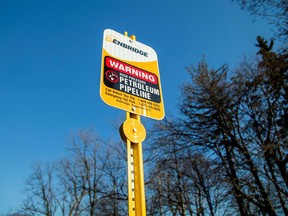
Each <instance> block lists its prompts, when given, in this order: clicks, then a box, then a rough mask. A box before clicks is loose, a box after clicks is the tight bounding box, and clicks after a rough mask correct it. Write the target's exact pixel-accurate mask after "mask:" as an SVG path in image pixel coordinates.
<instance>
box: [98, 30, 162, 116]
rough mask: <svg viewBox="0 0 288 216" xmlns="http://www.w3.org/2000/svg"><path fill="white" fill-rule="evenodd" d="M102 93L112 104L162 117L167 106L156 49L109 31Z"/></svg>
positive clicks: (106, 42) (104, 50) (104, 52)
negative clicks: (165, 105) (164, 103)
mask: <svg viewBox="0 0 288 216" xmlns="http://www.w3.org/2000/svg"><path fill="white" fill-rule="evenodd" d="M100 95H101V98H102V99H103V101H104V102H105V103H107V104H108V105H110V106H114V107H116V108H119V109H123V110H125V111H128V112H132V113H135V114H139V115H143V116H147V117H150V118H154V119H162V118H163V117H164V105H163V100H162V90H161V85H160V76H159V71H158V62H157V55H156V53H155V51H154V50H153V49H152V48H150V47H148V46H146V45H144V44H141V43H139V42H137V41H133V40H131V39H130V38H129V37H126V36H124V35H122V34H119V33H117V32H115V31H113V30H110V29H107V30H105V31H104V38H103V50H102V68H101V80H100Z"/></svg>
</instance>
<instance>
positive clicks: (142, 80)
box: [100, 29, 165, 216]
mask: <svg viewBox="0 0 288 216" xmlns="http://www.w3.org/2000/svg"><path fill="white" fill-rule="evenodd" d="M100 96H101V98H102V100H103V101H104V102H105V103H107V104H108V105H110V106H114V107H116V108H119V109H123V110H125V111H126V120H125V121H124V123H123V124H122V125H121V127H120V135H121V138H122V139H123V140H124V141H125V142H126V144H127V175H128V184H127V185H128V208H129V216H145V215H146V200H145V187H144V167H143V156H142V142H143V141H144V140H145V138H146V130H145V127H144V126H143V124H142V123H141V121H140V115H143V116H146V117H150V118H154V119H158V120H160V119H162V118H164V115H165V112H164V104H163V98H162V89H161V84H160V75H159V71H158V62H157V55H156V52H155V51H154V50H153V49H152V48H150V47H148V46H146V45H144V44H141V43H139V42H137V41H136V37H135V36H134V35H133V36H131V37H128V33H127V32H125V35H124V36H123V35H122V34H119V33H117V32H115V31H113V30H111V29H106V30H105V31H104V37H103V50H102V68H101V81H100Z"/></svg>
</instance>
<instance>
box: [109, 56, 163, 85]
mask: <svg viewBox="0 0 288 216" xmlns="http://www.w3.org/2000/svg"><path fill="white" fill-rule="evenodd" d="M105 61H106V62H105V64H106V66H108V67H109V68H112V69H115V70H117V71H119V72H122V73H125V74H127V75H130V76H133V77H135V78H138V79H140V80H143V81H146V82H150V83H152V84H158V79H157V76H156V75H155V74H152V73H150V72H148V71H144V70H141V69H139V68H136V67H133V66H132V65H128V64H126V63H124V62H121V61H118V60H116V59H113V58H110V57H106V59H105Z"/></svg>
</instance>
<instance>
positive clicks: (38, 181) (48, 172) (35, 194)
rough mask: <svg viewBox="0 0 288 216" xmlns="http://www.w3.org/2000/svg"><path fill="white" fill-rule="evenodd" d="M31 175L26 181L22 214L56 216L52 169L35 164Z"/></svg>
mask: <svg viewBox="0 0 288 216" xmlns="http://www.w3.org/2000/svg"><path fill="white" fill-rule="evenodd" d="M32 170H33V173H32V175H31V176H30V177H28V179H27V180H26V189H25V191H26V193H27V198H26V199H25V201H24V203H23V210H24V212H30V213H33V214H42V215H47V216H53V215H55V214H56V209H57V205H56V202H55V194H54V192H55V188H54V186H55V185H54V184H53V183H54V182H53V177H54V176H53V168H52V167H51V166H49V165H47V166H46V167H44V166H43V165H41V164H39V163H37V164H36V163H35V164H34V165H33V167H32Z"/></svg>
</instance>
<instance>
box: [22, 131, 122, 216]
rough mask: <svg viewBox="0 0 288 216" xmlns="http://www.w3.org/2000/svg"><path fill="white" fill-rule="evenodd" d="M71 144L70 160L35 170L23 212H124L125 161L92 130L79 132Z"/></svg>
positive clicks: (83, 213) (30, 180)
mask: <svg viewBox="0 0 288 216" xmlns="http://www.w3.org/2000/svg"><path fill="white" fill-rule="evenodd" d="M69 142H70V147H69V148H68V152H69V156H68V157H66V158H64V159H62V160H59V161H57V162H55V163H54V165H53V166H47V167H44V166H41V165H36V166H34V167H33V170H32V174H31V176H30V177H29V178H28V179H27V181H26V188H27V190H26V192H27V193H26V195H27V197H26V199H25V201H24V204H23V210H24V212H25V213H27V214H32V215H34V214H37V215H48V216H52V215H63V216H64V215H65V216H67V215H91V216H94V215H99V214H101V215H104V213H103V212H107V215H112V214H111V212H114V215H115V216H116V215H118V212H120V213H123V212H125V210H126V209H125V207H123V202H125V204H126V199H127V195H126V194H125V193H124V192H123V191H126V185H125V184H124V179H123V173H125V174H126V169H125V166H123V163H125V160H124V158H123V157H121V155H119V154H118V152H117V151H112V150H111V149H107V148H106V145H105V143H104V142H103V141H102V140H101V139H100V138H99V137H98V136H96V135H95V133H94V132H93V131H92V130H81V131H79V132H78V133H77V134H76V135H72V136H71V137H70V139H69ZM114 149H115V148H114ZM121 160H122V161H121Z"/></svg>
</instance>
